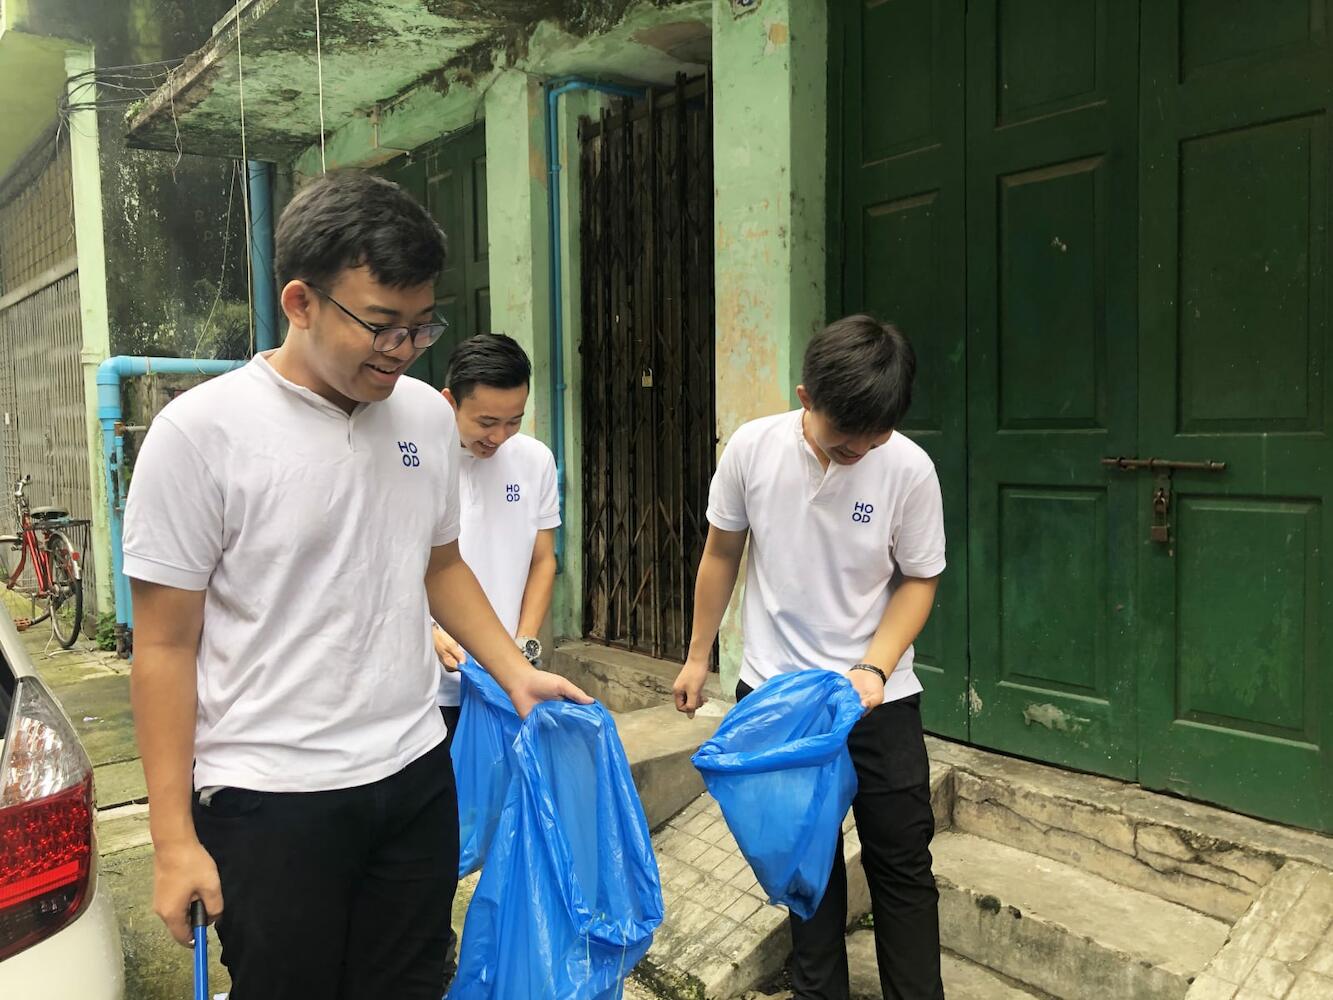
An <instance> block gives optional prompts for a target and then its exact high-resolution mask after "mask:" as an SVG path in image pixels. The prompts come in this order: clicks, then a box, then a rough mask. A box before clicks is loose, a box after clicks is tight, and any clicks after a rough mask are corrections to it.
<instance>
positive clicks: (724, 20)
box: [713, 0, 828, 691]
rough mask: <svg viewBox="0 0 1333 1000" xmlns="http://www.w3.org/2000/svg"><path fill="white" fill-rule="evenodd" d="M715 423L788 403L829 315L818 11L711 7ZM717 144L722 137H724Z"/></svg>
mask: <svg viewBox="0 0 1333 1000" xmlns="http://www.w3.org/2000/svg"><path fill="white" fill-rule="evenodd" d="M713 58H714V66H715V69H714V96H713V109H714V110H713V133H714V135H715V136H717V137H718V141H717V142H716V146H715V149H716V152H715V154H714V155H715V166H714V170H715V184H716V188H717V200H716V203H715V206H714V208H715V225H716V245H715V259H714V268H715V280H716V284H717V289H716V295H717V424H718V436H719V437H720V438H721V440H722V443H723V444H725V442H726V440H727V439H728V438H729V437H730V436H731V433H732V432H733V431H735V430H736V428H737V427H739V426H740V425H741V424H743V423H745V422H746V421H748V420H753V419H754V418H756V417H761V416H765V415H767V414H771V413H779V412H781V411H783V410H786V409H790V408H791V407H792V406H794V405H796V397H795V386H796V383H797V381H799V377H800V365H801V356H802V353H803V351H804V350H805V345H806V343H807V342H808V341H809V338H810V336H811V335H812V334H813V333H814V332H815V331H816V330H817V329H819V327H820V326H821V325H822V324H823V321H824V308H825V290H824V284H825V266H826V265H825V245H824V244H825V235H824V234H825V222H824V219H825V205H824V202H825V197H824V192H825V156H826V149H827V104H826V94H827V84H826V75H827V68H828V26H827V12H826V8H825V5H824V4H822V3H809V2H804V0H756V3H755V4H754V5H753V6H751V7H749V8H747V9H745V10H738V9H737V8H735V7H733V4H732V3H731V0H716V2H715V4H714V8H713ZM723 137H725V141H723ZM739 603H740V602H739V599H736V600H733V601H732V604H731V607H730V608H729V609H728V612H727V617H726V619H725V621H724V623H723V629H722V635H721V640H720V641H721V651H722V687H723V690H724V691H730V690H731V689H732V688H734V686H735V682H736V678H737V676H738V674H739V669H740V645H741V634H740V615H739Z"/></svg>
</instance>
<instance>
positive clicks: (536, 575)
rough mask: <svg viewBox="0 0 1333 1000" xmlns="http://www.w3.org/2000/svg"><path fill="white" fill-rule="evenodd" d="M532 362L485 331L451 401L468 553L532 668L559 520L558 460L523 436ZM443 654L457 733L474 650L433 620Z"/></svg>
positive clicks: (449, 712)
mask: <svg viewBox="0 0 1333 1000" xmlns="http://www.w3.org/2000/svg"><path fill="white" fill-rule="evenodd" d="M531 379H532V362H531V361H530V360H529V359H528V355H527V352H526V351H524V350H523V348H522V347H521V346H519V343H518V341H516V340H514V338H513V337H507V336H505V335H504V334H502V333H481V334H478V335H477V336H475V337H469V338H468V339H467V340H465V341H463V342H462V343H461V344H459V345H458V347H456V348H455V349H454V353H453V356H452V357H451V358H450V359H449V372H448V374H447V375H446V376H445V389H444V398H445V399H447V400H448V401H449V405H450V406H452V407H453V409H454V413H455V415H456V416H457V418H458V436H459V444H460V446H461V447H460V452H459V470H458V485H459V498H460V505H461V508H462V511H461V524H460V535H459V539H458V547H459V551H460V553H461V554H462V556H463V560H464V561H465V562H466V563H467V564H468V566H469V567H470V568H471V570H472V572H473V573H474V574H476V577H477V582H478V583H480V584H481V589H482V590H484V591H485V592H486V598H487V600H489V601H490V602H491V606H492V607H493V608H494V609H495V613H496V615H497V616H498V617H499V619H500V623H501V624H502V625H504V627H505V631H507V632H508V633H509V634H510V635H512V636H514V641H515V642H516V643H517V644H518V647H519V649H520V650H521V651H522V652H523V655H524V657H525V658H526V659H527V660H528V662H529V663H531V664H532V665H533V666H536V665H537V664H538V662H539V661H540V659H541V655H542V646H541V642H540V641H539V640H538V639H537V633H538V632H539V631H540V630H541V627H542V624H543V623H544V622H545V621H546V613H547V612H548V611H549V610H550V608H551V594H552V592H553V591H554V590H555V569H556V565H555V529H556V528H558V527H559V526H560V496H559V493H558V492H557V490H556V478H555V477H556V472H555V457H554V456H553V455H552V454H551V449H550V448H548V447H546V445H544V444H542V443H541V442H540V441H538V440H537V439H536V438H534V437H529V436H528V435H527V434H521V433H519V428H520V427H521V426H522V424H523V414H524V411H525V410H526V409H527V405H528V393H529V384H530V382H531ZM433 632H434V637H435V652H436V654H437V655H438V656H439V658H440V662H441V663H442V664H443V665H444V667H445V670H446V673H445V674H444V676H443V677H442V678H441V680H440V691H439V704H440V707H441V709H443V710H444V712H443V714H444V718H445V722H446V723H448V725H449V731H450V733H452V732H453V730H454V727H455V726H456V725H457V723H458V706H459V704H460V697H459V688H460V683H461V682H460V678H459V674H458V672H457V671H458V667H459V665H460V664H461V663H462V662H463V660H464V658H465V657H466V656H467V653H466V652H464V650H463V647H462V646H460V645H459V644H458V642H457V641H455V639H454V638H453V637H452V636H451V635H449V633H447V632H446V631H444V630H443V629H442V628H440V627H439V625H438V624H437V625H435V626H434V630H433Z"/></svg>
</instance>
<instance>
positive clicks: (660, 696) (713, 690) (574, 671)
mask: <svg viewBox="0 0 1333 1000" xmlns="http://www.w3.org/2000/svg"><path fill="white" fill-rule="evenodd" d="M545 667H546V669H547V670H550V671H551V672H553V673H557V674H559V675H560V676H562V677H567V678H569V679H570V680H572V681H573V682H574V683H575V684H577V685H578V686H579V687H581V688H583V690H584V691H586V692H588V694H590V695H592V696H593V697H594V698H596V699H597V700H598V701H600V702H601V703H602V704H603V705H605V706H606V707H607V708H608V709H610V710H611V711H612V712H637V711H639V710H640V709H644V708H657V707H658V706H660V705H670V704H671V699H672V695H671V686H672V684H674V683H675V681H676V675H677V674H678V673H680V664H679V663H676V662H674V661H671V660H658V659H654V658H653V657H651V656H644V655H643V654H642V653H631V652H629V651H628V650H624V649H614V648H612V647H611V646H600V645H598V644H597V643H594V642H582V641H580V640H568V641H565V642H562V643H560V645H558V646H557V647H556V648H555V652H554V653H553V654H552V655H551V662H550V663H547V664H545ZM704 696H705V697H706V698H708V699H709V701H715V702H725V703H730V702H734V701H735V698H734V697H733V696H732V693H730V692H729V693H727V694H726V695H725V696H724V695H723V693H722V689H721V688H720V687H719V685H718V675H717V674H709V675H708V681H707V683H705V684H704Z"/></svg>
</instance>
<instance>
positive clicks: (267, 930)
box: [194, 743, 458, 1000]
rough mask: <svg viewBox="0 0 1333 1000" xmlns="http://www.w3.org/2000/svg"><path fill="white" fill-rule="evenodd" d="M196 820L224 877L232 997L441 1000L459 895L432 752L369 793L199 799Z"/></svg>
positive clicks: (442, 787) (227, 794) (443, 792)
mask: <svg viewBox="0 0 1333 1000" xmlns="http://www.w3.org/2000/svg"><path fill="white" fill-rule="evenodd" d="M194 822H195V829H196V830H197V831H198V834H199V839H200V841H202V843H203V845H204V847H205V848H206V849H207V850H208V852H209V853H210V854H211V855H212V856H213V859H214V861H216V862H217V866H218V872H219V874H220V875H221V878H222V896H223V900H224V903H225V907H224V911H223V914H222V916H221V918H220V919H219V920H218V924H217V932H218V937H219V938H220V939H221V941H222V964H223V965H225V966H226V967H227V971H228V972H229V973H230V974H231V980H232V988H231V997H232V1000H335V998H336V1000H379V998H384V997H393V998H394V1000H440V995H441V989H440V984H441V983H442V982H443V981H444V968H445V947H446V944H447V941H448V932H449V917H450V911H451V909H452V907H453V898H454V890H455V888H456V887H457V884H458V804H457V799H456V796H455V791H454V773H453V768H452V767H450V766H449V757H448V751H447V749H446V747H445V745H444V744H443V743H442V744H440V745H439V746H437V747H435V748H434V749H433V750H431V751H430V752H429V753H427V754H425V755H423V756H422V757H420V758H418V759H417V760H415V761H413V762H412V763H411V764H409V765H407V767H405V768H403V769H402V770H401V771H399V772H398V773H397V774H394V775H391V776H390V777H388V778H385V779H383V780H381V781H377V782H374V783H372V784H369V785H360V786H357V787H354V788H344V789H337V790H334V791H328V792H302V793H277V792H256V791H250V790H248V789H243V788H224V789H221V790H220V791H218V792H216V793H214V795H213V797H212V799H211V800H210V802H209V804H208V805H207V806H203V805H201V804H200V803H199V801H198V796H196V798H195V804H194Z"/></svg>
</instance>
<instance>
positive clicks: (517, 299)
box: [486, 70, 551, 444]
mask: <svg viewBox="0 0 1333 1000" xmlns="http://www.w3.org/2000/svg"><path fill="white" fill-rule="evenodd" d="M544 97H545V95H544V94H543V93H542V87H541V82H540V81H539V80H537V79H536V78H534V77H530V76H528V75H527V74H526V73H522V72H520V71H518V70H508V71H506V72H504V73H502V74H501V75H500V76H499V77H498V78H497V79H496V80H495V82H494V83H493V84H492V85H491V88H490V90H488V91H487V92H486V184H487V191H486V199H487V203H488V205H487V209H488V217H487V222H488V225H489V231H490V278H491V328H492V329H493V330H494V331H495V332H497V333H507V334H509V336H511V337H513V338H514V339H515V340H517V341H518V342H519V343H520V344H522V345H523V348H524V350H526V351H527V352H528V356H529V357H531V358H532V396H531V398H530V400H529V403H528V412H527V415H526V416H525V417H524V421H523V430H524V432H526V433H528V434H532V435H534V436H536V437H540V438H541V439H542V440H544V441H546V442H547V444H550V443H551V442H550V440H549V431H550V413H551V394H550V384H551V378H550V376H551V368H550V349H549V339H550V305H549V301H550V282H549V275H548V267H549V260H550V255H549V248H548V235H547V222H546V211H547V205H546V188H547V181H546V126H545V100H544Z"/></svg>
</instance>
